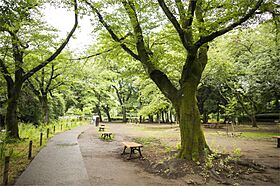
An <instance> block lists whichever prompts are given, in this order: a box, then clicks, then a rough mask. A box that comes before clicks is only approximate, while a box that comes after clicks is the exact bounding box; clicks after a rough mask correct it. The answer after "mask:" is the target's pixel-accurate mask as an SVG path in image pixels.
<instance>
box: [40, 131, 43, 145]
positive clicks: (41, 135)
mask: <svg viewBox="0 0 280 186" xmlns="http://www.w3.org/2000/svg"><path fill="white" fill-rule="evenodd" d="M42 141H43V132H41V133H40V146H42Z"/></svg>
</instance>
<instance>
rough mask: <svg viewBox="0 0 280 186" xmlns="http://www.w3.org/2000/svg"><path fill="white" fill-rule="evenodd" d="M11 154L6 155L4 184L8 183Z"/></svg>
mask: <svg viewBox="0 0 280 186" xmlns="http://www.w3.org/2000/svg"><path fill="white" fill-rule="evenodd" d="M9 163H10V156H5V163H4V174H3V185H8V178H9Z"/></svg>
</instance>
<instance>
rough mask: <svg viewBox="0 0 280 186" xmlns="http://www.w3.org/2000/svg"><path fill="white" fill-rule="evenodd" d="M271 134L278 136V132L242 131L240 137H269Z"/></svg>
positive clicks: (279, 134)
mask: <svg viewBox="0 0 280 186" xmlns="http://www.w3.org/2000/svg"><path fill="white" fill-rule="evenodd" d="M273 136H280V133H268V132H242V134H241V136H240V137H244V138H250V139H271V138H272V137H273Z"/></svg>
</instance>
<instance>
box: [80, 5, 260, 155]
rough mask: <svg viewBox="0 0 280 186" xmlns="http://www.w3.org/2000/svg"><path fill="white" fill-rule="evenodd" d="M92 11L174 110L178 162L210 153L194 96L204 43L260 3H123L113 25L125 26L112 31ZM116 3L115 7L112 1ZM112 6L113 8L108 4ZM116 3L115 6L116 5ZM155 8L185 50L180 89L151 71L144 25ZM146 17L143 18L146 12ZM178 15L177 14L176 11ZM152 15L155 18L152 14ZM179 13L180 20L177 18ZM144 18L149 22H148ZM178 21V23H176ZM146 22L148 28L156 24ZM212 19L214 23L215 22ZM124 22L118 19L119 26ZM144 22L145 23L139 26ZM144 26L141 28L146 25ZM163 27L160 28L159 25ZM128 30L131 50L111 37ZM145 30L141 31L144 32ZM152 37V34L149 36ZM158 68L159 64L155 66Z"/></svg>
mask: <svg viewBox="0 0 280 186" xmlns="http://www.w3.org/2000/svg"><path fill="white" fill-rule="evenodd" d="M84 2H85V3H86V4H87V5H88V6H89V7H90V8H91V10H92V11H93V12H94V13H95V14H96V15H97V16H98V19H99V21H100V23H101V24H102V25H103V26H104V28H106V30H107V31H108V33H109V34H110V35H111V37H112V39H113V40H114V41H115V42H117V43H119V44H120V46H121V47H122V48H123V50H125V51H126V52H127V53H128V54H129V55H131V56H132V57H133V58H134V59H135V60H137V61H140V62H141V63H142V65H143V67H144V69H145V71H146V73H147V74H148V76H149V77H150V78H151V79H152V80H153V81H154V83H155V84H156V85H157V86H158V88H159V89H160V90H161V92H162V93H163V94H164V95H165V96H166V97H167V98H168V99H169V100H170V101H171V103H172V104H173V107H174V108H175V110H176V113H177V116H178V118H179V123H180V132H181V150H180V153H179V157H180V158H186V159H190V160H197V159H198V158H199V157H202V156H204V152H205V151H204V150H205V148H208V146H207V144H206V141H205V138H204V134H203V132H202V129H201V125H200V113H199V110H198V107H197V100H196V90H197V86H198V84H199V82H200V78H201V74H202V72H203V70H204V68H205V66H206V64H207V51H208V48H209V46H208V42H210V41H212V40H214V39H215V38H216V37H219V36H221V35H223V34H225V33H227V32H229V31H231V30H232V29H234V28H235V27H237V26H239V25H241V24H242V23H244V22H245V21H246V20H248V19H249V18H250V17H252V15H254V13H255V11H256V10H257V9H258V8H259V7H260V5H261V4H262V2H263V1H262V0H259V1H257V2H256V3H252V2H250V4H247V3H246V2H244V1H238V2H236V3H234V4H232V3H231V2H230V1H222V2H219V3H218V2H217V3H208V2H206V1H202V0H199V1H195V0H191V1H188V2H185V1H180V0H176V1H175V3H172V2H171V1H167V3H166V2H165V1H164V0H158V1H157V3H155V2H147V3H145V2H142V1H141V2H136V1H133V0H123V1H121V4H122V5H123V6H121V5H118V6H115V7H120V8H119V11H118V12H117V13H118V14H117V15H116V16H115V17H114V19H113V18H111V20H117V19H118V18H120V17H121V18H123V16H120V15H119V13H121V12H125V13H126V18H127V19H128V20H129V23H128V24H127V23H123V24H122V25H124V26H120V25H118V26H116V24H114V23H111V24H114V26H111V25H110V24H108V23H107V21H106V20H105V19H106V18H104V17H103V16H102V14H101V11H99V10H98V9H97V7H98V8H99V7H100V5H97V4H94V3H91V2H90V1H87V0H85V1H84ZM114 2H115V1H114ZM111 3H113V2H111ZM115 3H117V2H115ZM156 4H158V5H159V6H160V7H161V9H162V10H163V12H164V14H165V15H166V17H167V18H168V20H169V21H170V22H171V24H172V25H173V27H174V29H175V30H176V32H177V34H178V37H179V40H180V42H181V44H182V46H183V48H184V49H185V51H184V52H185V62H184V65H183V69H182V71H181V77H180V79H179V80H178V82H179V83H178V84H179V86H175V85H174V84H173V83H172V81H171V80H170V79H169V78H168V76H167V75H166V74H165V73H164V72H163V71H161V70H160V69H159V68H157V66H156V65H155V61H157V58H156V56H154V55H153V51H152V50H151V48H150V47H149V44H148V43H147V41H148V39H147V37H146V36H145V34H148V33H149V31H150V32H152V31H151V30H148V29H149V27H148V26H147V24H148V23H147V22H145V21H146V20H149V18H148V17H149V16H150V14H151V13H152V12H151V9H152V8H157V6H156ZM147 9H148V10H150V11H149V12H144V11H145V10H147ZM174 10H176V11H174ZM153 12H155V14H156V13H158V11H156V9H153ZM177 12H178V13H179V16H176V14H177ZM147 15H148V16H147ZM177 17H179V19H180V20H179V21H178V19H177ZM153 18H155V20H152V19H150V22H152V21H154V23H155V22H156V21H157V20H156V19H157V18H156V17H155V16H153ZM215 18H216V19H215ZM123 20H124V19H122V21H123ZM143 20H144V21H143ZM143 22H144V23H145V24H144V23H143ZM163 24H164V23H163ZM129 25H130V26H131V29H130V30H129V31H131V32H133V34H132V36H133V40H134V42H133V44H132V46H131V44H130V45H128V44H127V43H126V42H124V41H123V40H122V39H120V38H121V37H120V36H119V35H120V34H121V33H124V31H123V30H122V31H121V30H119V31H118V32H115V31H114V29H115V28H119V29H123V27H125V28H126V27H127V26H129ZM143 28H144V30H143ZM153 33H155V31H154V32H153ZM157 63H160V61H157Z"/></svg>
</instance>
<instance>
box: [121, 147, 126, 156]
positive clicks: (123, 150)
mask: <svg viewBox="0 0 280 186" xmlns="http://www.w3.org/2000/svg"><path fill="white" fill-rule="evenodd" d="M125 149H126V146H124V148H123V153H122V155H124V154H125Z"/></svg>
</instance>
